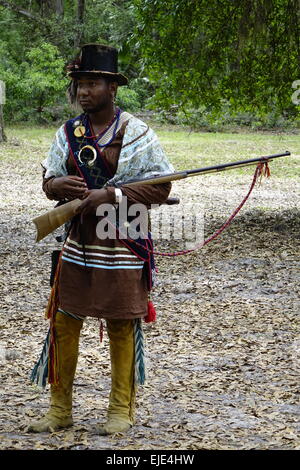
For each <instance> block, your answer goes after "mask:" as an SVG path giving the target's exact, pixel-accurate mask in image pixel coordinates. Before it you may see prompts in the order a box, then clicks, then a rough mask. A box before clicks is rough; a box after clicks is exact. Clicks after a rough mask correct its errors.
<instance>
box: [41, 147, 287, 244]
mask: <svg viewBox="0 0 300 470" xmlns="http://www.w3.org/2000/svg"><path fill="white" fill-rule="evenodd" d="M288 155H290V152H284V153H277V154H274V155H267V156H265V157H260V158H252V159H251V160H242V161H239V162H231V163H223V164H221V165H215V166H207V167H204V168H196V169H194V170H184V171H178V172H175V173H168V174H166V175H162V176H154V177H148V178H143V179H138V178H135V179H131V180H128V181H126V182H124V183H122V184H120V185H117V186H116V187H122V186H135V185H139V184H161V183H168V182H170V181H177V180H181V179H184V178H188V177H191V176H198V175H203V174H208V173H216V172H219V171H226V170H231V169H232V168H241V167H244V166H249V165H255V164H258V163H260V162H262V163H266V162H268V161H271V160H273V159H274V158H279V157H286V156H288ZM81 203H82V200H81V199H74V200H73V201H70V202H67V203H66V204H63V205H61V206H58V207H55V208H54V209H52V210H50V211H48V212H46V213H45V214H43V215H41V216H39V217H36V218H35V219H33V222H34V224H35V226H36V229H37V235H36V241H37V242H39V241H40V240H42V239H43V238H45V237H46V236H47V235H49V234H50V233H51V232H53V231H54V230H56V229H57V228H58V227H60V226H61V225H63V224H65V223H66V222H68V221H69V220H70V219H72V217H74V215H75V212H76V210H77V209H78V207H79V206H80V204H81ZM170 203H171V204H174V203H175V204H176V203H177V201H176V199H173V200H172V199H171V201H170Z"/></svg>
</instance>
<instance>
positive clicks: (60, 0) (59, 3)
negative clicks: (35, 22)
mask: <svg viewBox="0 0 300 470" xmlns="http://www.w3.org/2000/svg"><path fill="white" fill-rule="evenodd" d="M56 14H57V16H59V17H60V18H62V17H63V16H64V0H56Z"/></svg>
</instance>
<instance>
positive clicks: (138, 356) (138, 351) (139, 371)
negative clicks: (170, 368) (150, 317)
mask: <svg viewBox="0 0 300 470" xmlns="http://www.w3.org/2000/svg"><path fill="white" fill-rule="evenodd" d="M134 346H135V383H136V384H137V385H144V383H145V380H146V367H145V347H144V333H143V329H142V321H141V319H140V318H137V319H136V320H134Z"/></svg>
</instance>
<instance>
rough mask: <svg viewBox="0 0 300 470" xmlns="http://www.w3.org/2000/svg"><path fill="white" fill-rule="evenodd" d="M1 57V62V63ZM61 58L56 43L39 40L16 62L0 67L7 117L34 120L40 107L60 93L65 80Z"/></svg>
mask: <svg viewBox="0 0 300 470" xmlns="http://www.w3.org/2000/svg"><path fill="white" fill-rule="evenodd" d="M3 65H5V61H2V62H1V66H2V67H3ZM63 69H64V60H63V59H62V58H61V57H60V55H59V51H58V49H57V47H56V46H53V45H51V44H48V43H45V42H43V43H41V44H40V46H36V47H33V48H31V49H29V50H28V51H27V52H26V54H25V60H24V61H23V62H22V63H21V64H20V65H18V64H16V63H12V62H10V64H9V67H6V68H5V69H4V68H2V70H1V77H3V78H2V79H3V80H4V81H5V82H6V94H7V103H6V105H5V112H6V115H8V116H9V117H11V119H14V118H15V119H16V120H19V119H23V120H24V119H26V120H34V119H36V118H37V116H39V119H41V114H42V112H43V111H44V108H45V107H47V106H50V105H52V104H53V103H55V102H56V101H57V100H58V99H59V98H61V97H63V95H64V92H65V89H66V86H67V83H68V81H67V80H66V78H65V77H64V75H63Z"/></svg>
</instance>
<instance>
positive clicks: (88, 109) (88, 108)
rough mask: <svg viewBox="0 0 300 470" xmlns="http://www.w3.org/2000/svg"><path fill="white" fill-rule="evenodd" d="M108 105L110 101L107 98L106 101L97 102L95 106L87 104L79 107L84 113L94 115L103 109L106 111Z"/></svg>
mask: <svg viewBox="0 0 300 470" xmlns="http://www.w3.org/2000/svg"><path fill="white" fill-rule="evenodd" d="M110 104H111V100H110V98H109V97H107V99H103V100H102V101H100V102H98V103H97V104H96V105H89V104H87V105H86V106H85V105H81V107H82V109H83V111H84V112H85V113H89V114H94V113H98V112H100V111H103V110H104V109H107V108H108V107H109V106H110Z"/></svg>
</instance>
